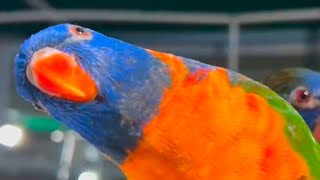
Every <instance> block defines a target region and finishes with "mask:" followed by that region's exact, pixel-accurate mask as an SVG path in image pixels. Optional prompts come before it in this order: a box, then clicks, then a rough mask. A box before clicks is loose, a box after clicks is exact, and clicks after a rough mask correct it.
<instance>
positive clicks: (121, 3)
mask: <svg viewBox="0 0 320 180" xmlns="http://www.w3.org/2000/svg"><path fill="white" fill-rule="evenodd" d="M30 2H31V3H30ZM32 2H37V1H35V0H17V1H11V0H5V1H2V3H1V7H0V10H2V11H10V10H20V9H28V8H31V6H32V5H30V4H32ZM46 2H47V3H48V4H50V5H51V6H52V7H54V8H57V9H76V8H79V9H129V10H130V9H132V10H150V11H155V10H170V11H171V10H173V11H205V12H243V11H260V10H278V9H292V8H310V7H320V1H319V0H260V1H259V3H257V1H256V0H246V1H239V0H214V1H213V0H201V1H197V0H174V1H172V0H156V1H150V0H135V1H132V0H117V1H108V0H104V1H101V0H90V1H84V0H68V1H66V0H47V1H46Z"/></svg>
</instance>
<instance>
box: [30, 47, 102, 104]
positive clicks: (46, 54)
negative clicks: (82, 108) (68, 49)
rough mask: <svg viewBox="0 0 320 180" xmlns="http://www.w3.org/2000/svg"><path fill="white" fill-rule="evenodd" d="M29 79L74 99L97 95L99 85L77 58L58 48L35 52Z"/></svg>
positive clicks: (47, 48) (43, 90) (62, 97)
mask: <svg viewBox="0 0 320 180" xmlns="http://www.w3.org/2000/svg"><path fill="white" fill-rule="evenodd" d="M26 74H27V78H28V79H29V81H30V82H31V83H32V84H33V85H34V86H36V87H37V88H38V89H40V90H41V91H42V92H44V93H46V94H48V95H50V96H56V97H58V98H61V99H65V100H70V101H74V102H88V101H92V100H94V99H95V98H96V96H97V94H98V88H97V85H96V83H95V81H94V80H93V78H91V76H90V75H89V74H88V73H87V72H86V71H85V70H84V69H83V68H82V67H81V66H80V65H79V64H78V63H77V61H76V58H75V57H74V56H72V55H70V54H68V53H65V52H62V51H59V50H57V49H54V48H49V47H46V48H43V49H41V50H39V51H37V52H35V53H34V54H33V56H32V58H31V61H30V63H29V65H28V67H27V70H26Z"/></svg>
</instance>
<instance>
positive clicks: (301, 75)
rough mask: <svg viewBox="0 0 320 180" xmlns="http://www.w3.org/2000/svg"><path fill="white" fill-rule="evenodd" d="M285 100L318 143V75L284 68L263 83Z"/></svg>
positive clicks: (319, 126)
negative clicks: (293, 108) (294, 109)
mask: <svg viewBox="0 0 320 180" xmlns="http://www.w3.org/2000/svg"><path fill="white" fill-rule="evenodd" d="M263 83H264V84H265V85H267V86H268V87H269V88H271V89H272V90H274V91H275V92H277V93H278V94H279V95H280V96H282V97H283V98H284V99H285V100H287V101H288V102H289V103H290V104H291V105H292V106H294V107H295V108H296V110H297V111H298V112H299V113H300V115H301V116H302V117H303V119H304V120H305V121H306V123H307V125H308V126H309V128H310V130H311V131H312V132H313V135H314V137H315V138H316V139H317V140H318V141H320V123H319V120H320V73H319V72H316V71H313V70H310V69H307V68H285V69H281V70H279V71H277V72H274V73H272V74H270V75H269V76H268V77H267V78H266V79H265V80H264V82H263Z"/></svg>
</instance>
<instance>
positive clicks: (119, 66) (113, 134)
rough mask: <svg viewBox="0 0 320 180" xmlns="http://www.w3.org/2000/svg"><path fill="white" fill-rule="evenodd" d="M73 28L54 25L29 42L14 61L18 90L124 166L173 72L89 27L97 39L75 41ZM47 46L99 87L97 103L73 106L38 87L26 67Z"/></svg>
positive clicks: (146, 53) (148, 56)
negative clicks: (72, 60) (69, 59)
mask: <svg viewBox="0 0 320 180" xmlns="http://www.w3.org/2000/svg"><path fill="white" fill-rule="evenodd" d="M72 26H74V25H71V24H61V25H56V26H52V27H49V28H47V29H45V30H42V31H40V32H39V33H37V34H35V35H33V36H32V37H31V38H29V39H28V40H27V41H26V42H24V44H23V45H22V47H21V51H20V53H19V54H18V55H17V56H16V59H15V71H14V73H15V78H16V84H17V85H16V86H17V91H18V93H19V94H20V95H21V96H22V97H23V98H24V99H26V100H28V101H30V102H31V103H34V104H37V103H38V104H41V105H42V106H44V107H45V109H46V110H47V111H48V112H49V113H50V115H52V116H53V117H54V118H55V119H57V120H59V121H61V122H63V123H64V124H65V125H67V126H68V127H70V128H72V129H74V130H76V131H77V132H79V134H80V135H81V136H83V137H84V138H85V139H87V140H88V141H89V142H91V143H93V144H94V145H95V146H97V148H98V149H100V150H101V151H102V152H104V153H105V154H108V155H109V156H110V157H111V158H112V159H113V160H115V161H118V162H121V161H123V160H124V158H125V157H126V154H127V151H128V150H132V149H134V147H135V145H136V143H137V142H138V139H139V138H141V136H142V135H141V134H142V133H141V128H142V126H143V124H144V123H145V122H146V121H148V120H149V119H150V118H151V116H153V115H154V114H155V113H156V111H157V108H158V104H159V103H160V100H161V96H162V92H163V91H164V89H165V88H166V87H168V86H170V78H169V74H168V69H167V67H166V66H165V65H164V64H163V63H162V62H161V61H159V60H156V59H154V57H153V56H152V55H150V54H149V53H148V52H147V51H146V50H145V49H143V48H139V47H136V46H133V45H130V44H127V43H125V42H122V41H119V40H116V39H113V38H110V37H107V36H105V35H103V34H100V33H98V32H95V31H93V30H90V29H85V28H84V29H85V31H87V32H90V33H91V34H92V39H90V40H82V39H80V40H79V38H78V39H77V38H74V37H73V35H72V34H71V33H70V31H69V28H70V27H72ZM44 47H52V48H55V49H58V50H60V51H63V52H66V53H69V54H72V55H74V56H75V57H76V60H77V63H78V64H79V65H80V66H81V67H82V68H83V69H84V70H85V71H86V72H87V73H88V74H90V76H91V77H92V78H93V79H94V80H95V82H96V83H97V86H98V90H99V97H98V98H97V99H96V100H94V101H92V102H87V103H74V102H70V101H67V100H63V99H59V98H56V97H52V96H49V95H47V94H45V93H43V92H41V91H40V90H39V89H37V88H36V87H35V86H33V85H32V84H31V83H30V82H29V81H28V79H27V77H26V67H27V66H28V63H29V62H30V59H31V57H32V55H33V53H34V52H36V51H38V50H40V49H42V48H44Z"/></svg>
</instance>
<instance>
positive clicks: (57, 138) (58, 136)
mask: <svg viewBox="0 0 320 180" xmlns="http://www.w3.org/2000/svg"><path fill="white" fill-rule="evenodd" d="M50 138H51V140H52V141H54V142H56V143H59V142H62V141H63V138H64V134H63V132H62V131H60V130H55V131H53V132H52V133H51V135H50Z"/></svg>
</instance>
